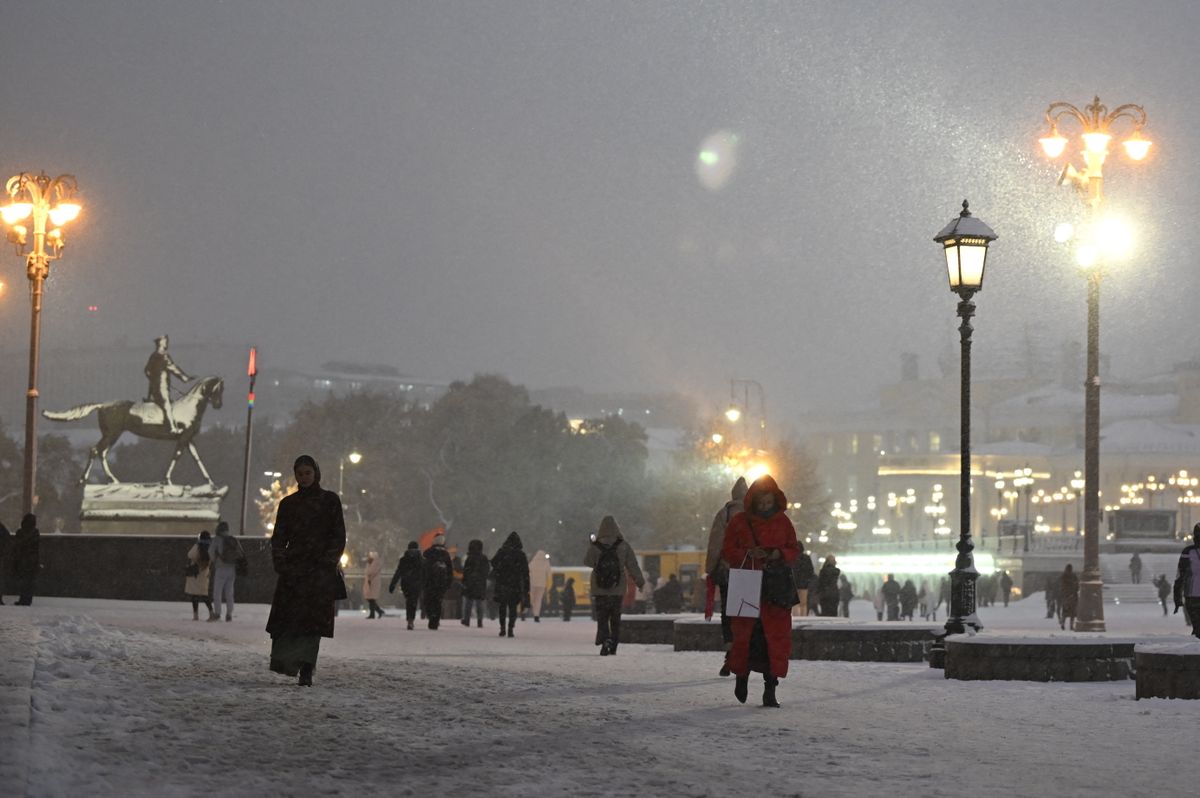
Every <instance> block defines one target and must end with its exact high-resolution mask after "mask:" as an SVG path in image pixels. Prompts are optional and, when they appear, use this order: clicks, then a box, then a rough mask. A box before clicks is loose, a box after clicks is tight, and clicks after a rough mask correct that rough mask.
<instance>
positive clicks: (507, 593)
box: [492, 531, 530, 637]
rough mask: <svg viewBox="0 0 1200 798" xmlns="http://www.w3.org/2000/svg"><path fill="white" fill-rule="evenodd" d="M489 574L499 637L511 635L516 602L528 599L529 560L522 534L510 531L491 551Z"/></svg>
mask: <svg viewBox="0 0 1200 798" xmlns="http://www.w3.org/2000/svg"><path fill="white" fill-rule="evenodd" d="M492 575H493V576H494V577H495V580H496V581H495V586H494V587H493V588H492V593H493V596H494V597H495V599H496V604H497V605H498V607H499V612H500V637H504V636H505V635H507V636H508V637H514V636H515V635H514V634H513V627H514V626H515V625H516V623H517V605H518V604H520V603H521V602H524V603H525V604H526V605H528V604H529V603H530V602H529V562H528V561H527V560H526V559H525V550H524V549H523V548H522V547H521V536H520V535H518V534H517V533H516V531H513V532H511V533H510V534H509V536H508V537H507V538H506V539H505V541H504V544H503V545H502V546H501V547H500V550H499V551H497V552H496V553H495V554H494V555H492Z"/></svg>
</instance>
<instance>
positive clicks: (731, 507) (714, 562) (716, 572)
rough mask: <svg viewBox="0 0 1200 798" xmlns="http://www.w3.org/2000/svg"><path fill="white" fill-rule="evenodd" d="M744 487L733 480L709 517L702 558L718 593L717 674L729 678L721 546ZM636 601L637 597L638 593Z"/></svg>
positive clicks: (730, 640)
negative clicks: (720, 657) (721, 654)
mask: <svg viewBox="0 0 1200 798" xmlns="http://www.w3.org/2000/svg"><path fill="white" fill-rule="evenodd" d="M748 487H749V486H748V485H747V484H746V478H745V477H738V478H737V482H734V483H733V488H732V489H731V490H730V492H729V493H730V497H731V498H730V499H729V501H727V502H725V506H724V507H722V508H721V509H720V510H717V514H716V515H714V516H713V522H712V526H711V527H709V530H708V553H707V555H706V556H705V558H704V570H705V571H707V572H708V575H709V576H710V577H712V580H713V584H715V585H716V586H717V590H719V591H720V593H721V642H722V643H723V644H724V648H725V659H724V661H723V662H722V663H721V670H720V671H718V673H719V674H720V675H721V676H728V675H729V672H730V671H729V649H730V647H731V646H732V645H733V627H732V626H730V625H729V616H728V615H727V614H726V612H725V610H726V603H727V602H726V597H725V594H726V593H727V592H728V591H729V563H727V562H725V561H724V560H723V559H721V547H722V545H724V543H725V527H726V526H728V525H729V521H730V520H731V519H732V518H733V517H734V516H735V515H737V514H738V513H740V512H742V510H743V509H745V508H744V506H743V502H742V500H743V499H744V498H745V497H746V490H747V488H748ZM809 565H810V566H811V565H812V561H811V560H809ZM640 598H641V594H640V593H639V599H640ZM647 603H648V602H647Z"/></svg>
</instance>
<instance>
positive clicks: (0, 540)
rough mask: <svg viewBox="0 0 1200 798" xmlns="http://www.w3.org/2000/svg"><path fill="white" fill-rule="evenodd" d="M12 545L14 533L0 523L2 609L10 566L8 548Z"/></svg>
mask: <svg viewBox="0 0 1200 798" xmlns="http://www.w3.org/2000/svg"><path fill="white" fill-rule="evenodd" d="M11 543H12V533H11V532H9V531H8V527H6V526H5V525H4V524H2V523H0V607H2V606H4V571H5V568H6V567H7V566H8V547H9V545H10V544H11Z"/></svg>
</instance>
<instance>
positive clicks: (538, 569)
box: [529, 549, 550, 623]
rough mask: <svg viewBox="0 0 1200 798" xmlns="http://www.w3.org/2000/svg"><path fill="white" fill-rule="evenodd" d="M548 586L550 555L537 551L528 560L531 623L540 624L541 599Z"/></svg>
mask: <svg viewBox="0 0 1200 798" xmlns="http://www.w3.org/2000/svg"><path fill="white" fill-rule="evenodd" d="M548 584H550V555H549V554H547V553H546V552H544V551H542V550H541V549H538V550H537V551H535V552H534V553H533V557H531V558H530V560H529V609H530V611H531V612H533V622H534V623H541V622H542V598H543V597H544V596H545V595H546V585H548Z"/></svg>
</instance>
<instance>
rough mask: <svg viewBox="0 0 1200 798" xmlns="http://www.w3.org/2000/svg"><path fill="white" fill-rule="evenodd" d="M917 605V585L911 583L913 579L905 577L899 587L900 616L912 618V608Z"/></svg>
mask: <svg viewBox="0 0 1200 798" xmlns="http://www.w3.org/2000/svg"><path fill="white" fill-rule="evenodd" d="M916 607H917V586H916V585H914V584H913V580H911V579H905V580H904V586H903V587H902V588H900V618H901V619H902V620H903V619H908V620H910V621H911V620H912V619H913V610H915V609H916Z"/></svg>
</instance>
